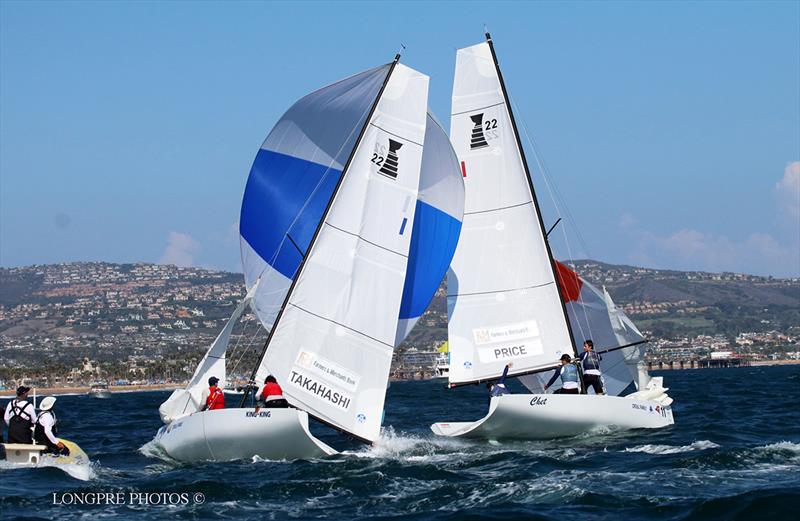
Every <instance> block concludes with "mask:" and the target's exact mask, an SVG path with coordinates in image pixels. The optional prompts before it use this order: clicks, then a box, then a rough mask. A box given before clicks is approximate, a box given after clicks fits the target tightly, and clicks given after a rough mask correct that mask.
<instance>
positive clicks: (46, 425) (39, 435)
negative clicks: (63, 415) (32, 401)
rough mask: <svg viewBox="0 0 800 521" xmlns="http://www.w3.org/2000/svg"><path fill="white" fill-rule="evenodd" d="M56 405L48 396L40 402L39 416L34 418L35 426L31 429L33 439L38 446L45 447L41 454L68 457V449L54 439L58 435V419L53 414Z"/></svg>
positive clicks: (53, 399) (51, 397) (54, 400)
mask: <svg viewBox="0 0 800 521" xmlns="http://www.w3.org/2000/svg"><path fill="white" fill-rule="evenodd" d="M55 404H56V398H55V396H48V397H46V398H45V399H44V400H42V404H41V405H40V406H39V410H40V411H41V412H40V413H39V416H37V417H36V426H35V427H34V428H33V439H34V440H36V443H37V444H39V445H44V446H45V447H47V448H46V449H45V450H43V451H42V452H43V453H48V452H49V453H52V454H59V455H64V456H69V449H68V448H67V446H66V445H64V443H63V442H62V441H61V440H59V439H58V438H56V436H57V435H58V427H57V425H58V419H56V414H55V412H53V406H54V405H55Z"/></svg>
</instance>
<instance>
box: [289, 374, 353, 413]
mask: <svg viewBox="0 0 800 521" xmlns="http://www.w3.org/2000/svg"><path fill="white" fill-rule="evenodd" d="M289 383H290V384H292V385H293V386H294V387H297V388H298V389H300V390H302V391H303V392H305V393H306V394H310V395H312V396H315V397H317V398H319V399H320V400H323V401H325V402H328V403H329V404H331V405H333V406H334V407H337V408H339V409H342V410H343V411H346V410H347V409H349V408H350V403H351V402H352V401H353V399H352V398H351V397H350V396H348V395H346V394H344V393H343V392H340V391H337V390H334V389H332V388H330V387H328V386H327V385H325V384H324V383H322V382H318V381H316V380H315V379H314V378H312V377H309V376H306V375H304V374H302V373H299V372H297V371H295V370H294V369H292V374H291V376H289Z"/></svg>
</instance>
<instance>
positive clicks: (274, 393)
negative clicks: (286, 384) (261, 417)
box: [256, 375, 289, 412]
mask: <svg viewBox="0 0 800 521" xmlns="http://www.w3.org/2000/svg"><path fill="white" fill-rule="evenodd" d="M261 407H269V408H273V407H274V408H278V407H280V408H286V407H289V402H287V401H286V398H284V397H283V389H281V386H280V385H278V380H276V379H275V377H274V376H272V375H269V376H267V378H266V379H265V380H264V388H263V389H262V390H261V394H260V395H259V396H256V412H258V409H260V408H261Z"/></svg>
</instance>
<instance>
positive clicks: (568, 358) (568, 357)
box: [561, 353, 572, 362]
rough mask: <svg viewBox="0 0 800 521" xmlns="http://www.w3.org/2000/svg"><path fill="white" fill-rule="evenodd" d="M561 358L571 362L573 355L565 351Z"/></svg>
mask: <svg viewBox="0 0 800 521" xmlns="http://www.w3.org/2000/svg"><path fill="white" fill-rule="evenodd" d="M561 360H566V361H567V362H569V361H570V360H572V357H571V356H569V355H568V354H567V353H564V354H563V355H561Z"/></svg>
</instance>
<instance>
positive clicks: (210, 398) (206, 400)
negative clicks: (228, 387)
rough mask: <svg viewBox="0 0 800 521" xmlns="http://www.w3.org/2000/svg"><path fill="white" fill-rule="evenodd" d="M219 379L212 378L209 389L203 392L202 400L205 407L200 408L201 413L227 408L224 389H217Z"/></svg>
mask: <svg viewBox="0 0 800 521" xmlns="http://www.w3.org/2000/svg"><path fill="white" fill-rule="evenodd" d="M218 383H219V378H217V377H216V376H212V377H211V378H209V379H208V389H204V390H203V394H202V396H201V397H200V400H201V402H200V403H202V404H203V405H202V407H200V410H201V411H214V410H216V409H224V408H225V394H224V393H223V392H222V389H220V388H219V387H217V384H218Z"/></svg>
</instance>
